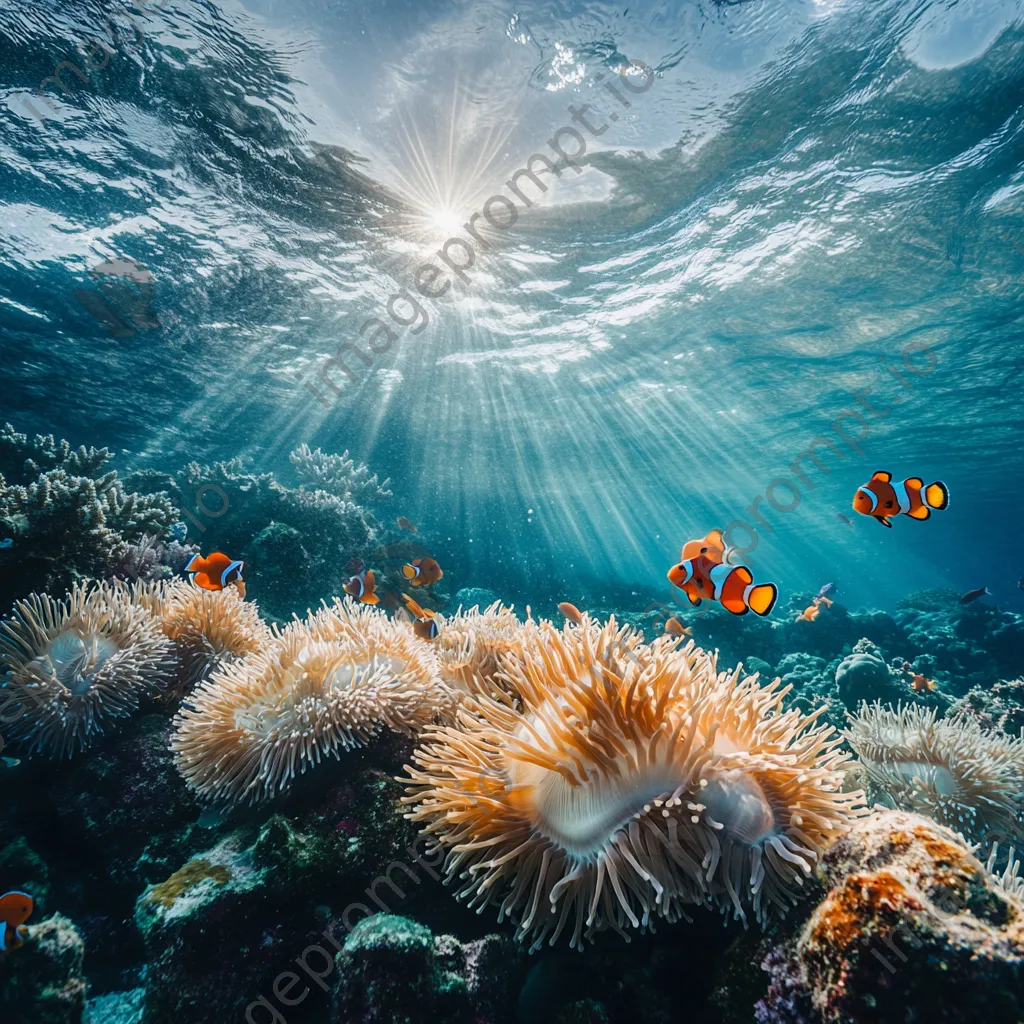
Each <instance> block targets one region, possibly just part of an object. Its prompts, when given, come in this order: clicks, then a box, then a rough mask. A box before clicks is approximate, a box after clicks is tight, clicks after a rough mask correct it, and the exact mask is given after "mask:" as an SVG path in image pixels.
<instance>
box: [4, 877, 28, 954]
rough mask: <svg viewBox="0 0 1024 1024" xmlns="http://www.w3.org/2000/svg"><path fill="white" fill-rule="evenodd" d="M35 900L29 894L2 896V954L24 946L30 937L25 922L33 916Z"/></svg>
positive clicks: (17, 893)
mask: <svg viewBox="0 0 1024 1024" xmlns="http://www.w3.org/2000/svg"><path fill="white" fill-rule="evenodd" d="M35 905H36V904H35V900H33V899H32V897H31V896H29V894H28V893H27V892H17V891H15V892H5V893H4V894H3V896H0V953H9V952H10V951H11V950H12V949H17V948H18V947H19V946H22V945H24V941H23V940H24V939H25V937H26V936H27V935H28V928H27V926H26V925H25V922H26V921H27V920H28V919H29V918H30V917H31V916H32V911H33V910H34V909H35Z"/></svg>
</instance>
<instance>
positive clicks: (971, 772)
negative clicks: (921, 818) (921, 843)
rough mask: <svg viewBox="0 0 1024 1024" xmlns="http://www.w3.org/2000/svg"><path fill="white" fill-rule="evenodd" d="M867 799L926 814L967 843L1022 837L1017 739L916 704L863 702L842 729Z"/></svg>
mask: <svg viewBox="0 0 1024 1024" xmlns="http://www.w3.org/2000/svg"><path fill="white" fill-rule="evenodd" d="M847 739H848V740H849V742H850V745H851V746H852V747H853V749H854V750H855V751H856V752H857V755H858V757H859V759H860V764H861V766H862V769H863V776H862V777H863V778H864V779H865V780H866V782H867V791H868V797H869V799H871V800H874V801H878V802H880V803H883V804H885V805H887V806H889V807H897V808H900V809H903V810H912V811H917V812H920V813H922V814H927V815H928V816H929V817H931V818H933V819H934V820H935V821H937V822H939V823H940V824H943V825H947V826H949V827H950V828H955V829H957V831H959V832H961V833H962V834H963V835H965V836H967V837H968V838H969V839H972V840H973V841H975V842H981V843H989V842H993V841H998V840H1000V839H1003V840H1006V839H1007V838H1013V837H1018V836H1022V835H1024V821H1022V818H1021V800H1022V799H1024V740H1022V739H1020V738H1017V739H1012V738H1010V737H1009V736H1007V735H1005V734H1004V733H990V732H985V731H984V730H983V729H982V728H981V726H980V725H978V723H977V721H975V720H974V719H970V718H961V719H958V720H956V721H952V720H949V719H946V720H940V719H938V718H937V717H936V714H935V712H934V711H933V710H927V709H923V708H920V707H917V706H910V707H905V708H897V709H895V710H893V709H891V708H884V707H882V706H880V705H877V704H876V705H873V706H869V705H867V704H865V705H864V706H863V707H862V708H861V710H860V713H859V714H858V715H857V716H856V717H855V718H854V719H853V720H852V722H851V724H850V729H849V731H848V732H847Z"/></svg>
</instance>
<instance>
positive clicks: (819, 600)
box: [814, 596, 832, 608]
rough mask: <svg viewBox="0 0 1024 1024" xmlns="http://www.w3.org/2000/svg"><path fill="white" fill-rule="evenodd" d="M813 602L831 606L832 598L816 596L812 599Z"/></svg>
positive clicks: (827, 606)
mask: <svg viewBox="0 0 1024 1024" xmlns="http://www.w3.org/2000/svg"><path fill="white" fill-rule="evenodd" d="M814 603H815V604H823V605H824V606H825V607H826V608H831V607H832V598H831V597H824V596H821V597H816V598H815V599H814Z"/></svg>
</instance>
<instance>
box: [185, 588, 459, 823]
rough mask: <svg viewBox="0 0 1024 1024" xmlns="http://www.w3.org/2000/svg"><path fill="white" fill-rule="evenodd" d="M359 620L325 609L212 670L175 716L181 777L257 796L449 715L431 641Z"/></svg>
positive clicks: (218, 790) (219, 791) (222, 792)
mask: <svg viewBox="0 0 1024 1024" xmlns="http://www.w3.org/2000/svg"><path fill="white" fill-rule="evenodd" d="M342 608H343V606H342ZM380 618H381V619H383V616H380ZM357 619H358V615H354V616H353V620H352V621H353V622H355V621H356V620H357ZM350 627H351V628H350ZM366 627H367V628H365V629H360V628H358V626H352V623H351V622H344V621H343V618H342V615H341V614H338V613H336V612H334V610H325V611H324V612H323V613H322V614H320V615H319V616H317V617H314V618H313V619H312V620H311V621H310V623H309V624H308V625H307V624H306V623H300V622H296V623H293V624H292V625H290V626H289V627H287V628H286V629H285V630H284V631H283V632H282V633H281V634H280V636H279V638H278V640H277V641H276V642H275V643H274V644H272V645H271V647H270V648H268V649H266V650H264V651H262V652H260V653H258V654H256V655H254V656H253V657H250V658H248V659H246V660H245V661H240V662H235V663H232V664H225V665H222V666H220V667H219V668H218V669H217V670H216V671H215V672H213V673H212V675H211V676H210V677H209V679H207V680H206V681H205V682H204V683H202V684H200V686H199V687H197V689H196V691H195V692H194V693H193V695H192V698H191V700H190V701H189V704H188V705H187V706H185V707H183V708H182V710H181V711H180V712H179V713H178V715H177V717H176V719H175V724H176V730H175V734H174V736H173V738H172V742H171V747H172V749H173V750H174V752H175V757H176V763H177V765H178V768H179V770H180V771H181V773H182V775H183V776H184V777H185V779H186V781H187V782H188V783H189V785H190V786H192V787H193V788H194V789H196V790H197V791H198V792H199V794H200V795H201V796H203V797H205V798H207V799H211V800H217V801H225V802H230V803H244V802H248V803H257V802H259V801H261V800H267V799H270V798H272V797H273V796H275V795H277V794H279V793H283V792H285V791H287V790H288V789H289V788H290V787H291V785H292V783H293V782H294V780H295V778H296V776H298V775H301V774H302V773H304V772H305V771H307V770H308V769H309V768H312V767H313V766H315V765H317V764H319V763H320V762H321V761H322V760H324V759H325V758H327V757H337V756H338V755H339V753H340V751H342V750H345V749H350V748H352V747H357V746H360V745H362V744H365V743H366V742H368V741H369V740H370V739H372V738H373V737H374V736H376V735H377V734H378V733H380V732H381V731H382V730H383V729H385V728H387V729H392V730H394V731H397V732H402V733H407V734H413V733H415V732H417V731H418V730H419V729H421V728H423V727H424V726H426V725H427V724H428V723H433V722H434V721H436V720H437V718H438V716H440V715H442V714H445V713H449V714H450V711H451V708H452V706H453V703H454V698H453V695H452V694H451V692H450V691H449V690H448V689H447V687H445V686H443V684H441V683H440V681H439V680H438V678H437V676H436V663H434V662H433V660H432V657H433V656H432V655H431V653H430V651H429V649H427V648H426V647H425V645H422V644H419V643H418V642H416V641H415V638H413V637H412V636H411V634H407V633H405V632H403V631H401V630H399V629H398V628H396V627H391V626H390V624H387V623H385V622H376V621H375V622H371V623H368V624H366ZM332 633H333V635H331V634H332Z"/></svg>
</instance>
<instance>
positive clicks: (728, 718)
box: [404, 616, 859, 949]
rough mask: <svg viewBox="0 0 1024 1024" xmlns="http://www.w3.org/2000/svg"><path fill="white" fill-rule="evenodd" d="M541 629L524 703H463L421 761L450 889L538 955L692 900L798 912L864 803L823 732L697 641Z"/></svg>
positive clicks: (424, 810)
mask: <svg viewBox="0 0 1024 1024" xmlns="http://www.w3.org/2000/svg"><path fill="white" fill-rule="evenodd" d="M638 639H639V638H638V636H637V634H635V633H633V632H632V631H630V630H628V629H622V628H620V627H618V626H617V624H616V623H615V620H614V618H612V619H610V620H609V621H608V623H607V625H606V626H605V627H604V628H600V627H598V626H597V625H595V624H594V623H593V622H592V621H591V620H590V619H589V617H586V616H585V617H584V619H583V622H582V623H581V625H580V626H578V627H575V626H570V625H568V624H567V625H566V627H565V628H564V630H562V631H561V632H559V631H558V630H556V629H555V628H554V627H553V626H552V625H551V624H550V623H541V624H540V626H539V627H538V628H537V630H536V633H535V635H534V636H533V638H532V640H531V641H530V642H529V643H527V644H526V645H524V649H523V651H522V652H521V654H520V655H518V656H517V657H515V658H507V659H506V660H505V662H504V666H505V668H504V671H505V675H506V676H507V682H508V686H509V688H510V690H512V691H514V692H516V693H517V694H518V695H519V699H520V701H521V707H520V708H516V707H513V706H510V705H509V704H508V703H502V702H499V701H496V700H493V699H490V698H488V697H486V696H476V697H468V698H467V699H466V701H465V703H464V704H463V706H462V707H461V708H460V710H459V712H458V715H457V723H456V725H455V726H449V727H444V728H440V729H435V730H433V731H431V732H429V733H428V734H427V736H426V738H425V741H424V742H423V743H422V744H421V745H420V746H419V747H418V748H417V750H416V752H415V754H414V761H415V763H416V766H417V767H415V768H412V767H407V769H406V770H407V772H408V778H407V779H405V780H404V781H406V782H407V784H408V788H409V792H408V795H407V796H406V797H405V798H404V802H405V803H407V804H408V805H410V807H411V810H410V811H409V812H408V814H407V816H408V817H410V818H411V819H412V820H414V821H417V822H420V823H422V824H424V825H425V832H426V833H427V834H428V835H429V836H430V837H431V838H432V840H433V842H434V843H435V844H437V845H439V846H440V847H441V848H442V849H443V850H444V851H446V859H445V865H444V871H445V874H446V876H447V879H448V881H449V882H456V883H457V892H456V895H457V897H458V898H460V899H465V900H467V901H468V903H469V906H471V907H475V908H477V909H478V912H479V911H482V909H483V908H484V907H486V906H488V905H490V904H493V903H498V904H499V913H498V917H499V920H502V919H503V918H504V917H506V916H508V917H511V918H512V919H513V920H515V921H516V922H517V924H518V927H517V936H518V938H519V939H521V940H528V941H529V942H530V948H531V949H537V948H538V947H539V946H540V945H541V944H542V943H543V942H544V940H545V939H546V938H547V939H548V941H549V943H551V944H553V943H554V942H555V941H556V940H557V939H558V936H559V935H560V934H561V932H562V931H563V930H564V929H565V928H566V926H567V925H568V926H569V927H570V929H571V938H570V945H571V946H573V947H579V946H581V945H582V942H583V939H584V938H586V937H590V936H591V935H592V933H594V932H597V931H600V930H602V929H605V928H612V929H614V930H615V931H617V932H619V933H620V934H622V935H626V929H627V928H628V927H632V928H640V929H643V928H646V927H648V926H649V925H650V924H651V920H652V918H654V917H657V916H661V917H665V918H667V919H669V920H674V919H676V918H677V917H679V916H682V914H683V911H682V909H681V908H682V907H683V906H684V905H686V904H695V903H705V904H710V903H714V904H718V905H719V906H721V907H722V909H723V910H725V911H726V912H729V911H731V912H732V913H734V914H735V915H736V916H737V917H741V918H743V919H744V921H745V920H746V914H747V912H748V910H749V911H752V912H753V914H754V916H756V917H757V918H758V919H759V920H764V919H766V918H767V917H768V915H769V913H770V912H772V911H773V910H777V911H781V912H784V911H785V909H786V908H787V906H788V905H790V904H791V903H794V902H795V901H796V898H797V894H796V889H797V888H798V887H799V886H800V885H801V884H802V882H803V879H804V878H806V877H807V876H809V875H810V874H811V872H812V869H813V866H814V865H815V863H816V862H817V860H818V858H819V857H820V856H821V854H822V852H823V851H824V849H825V848H826V847H827V846H828V845H829V844H830V842H831V841H832V839H833V838H834V837H835V836H836V835H837V834H839V833H840V832H841V831H842V830H843V829H844V828H845V826H846V823H847V821H848V820H849V819H850V818H851V816H853V815H856V814H857V813H859V811H858V798H859V794H847V793H843V792H841V790H840V786H841V783H842V779H843V771H842V769H843V766H844V763H845V761H846V755H844V754H843V753H842V752H840V751H838V750H837V749H836V748H837V746H838V744H839V742H840V739H839V738H838V737H833V736H831V735H830V734H831V733H832V732H833V730H832V729H831V727H829V726H817V725H815V722H814V719H813V717H811V718H808V717H805V716H802V715H800V714H799V713H797V712H795V711H788V712H783V711H782V709H781V702H782V697H783V693H782V691H781V690H780V689H779V687H778V684H777V683H775V684H772V685H769V686H764V687H762V686H760V685H759V684H758V682H757V679H756V677H752V678H748V679H744V680H742V681H741V680H740V672H739V669H737V670H736V671H734V672H732V673H722V674H719V673H718V672H717V671H716V667H715V661H714V658H713V657H712V656H709V655H707V654H705V653H704V652H703V651H701V650H699V649H698V648H695V647H694V646H693V645H692V644H689V645H687V647H685V648H683V649H679V648H678V647H677V644H676V641H674V640H669V639H664V638H663V639H660V640H657V641H655V642H654V643H653V644H652V645H650V646H644V645H641V644H640V643H639V642H638Z"/></svg>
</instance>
